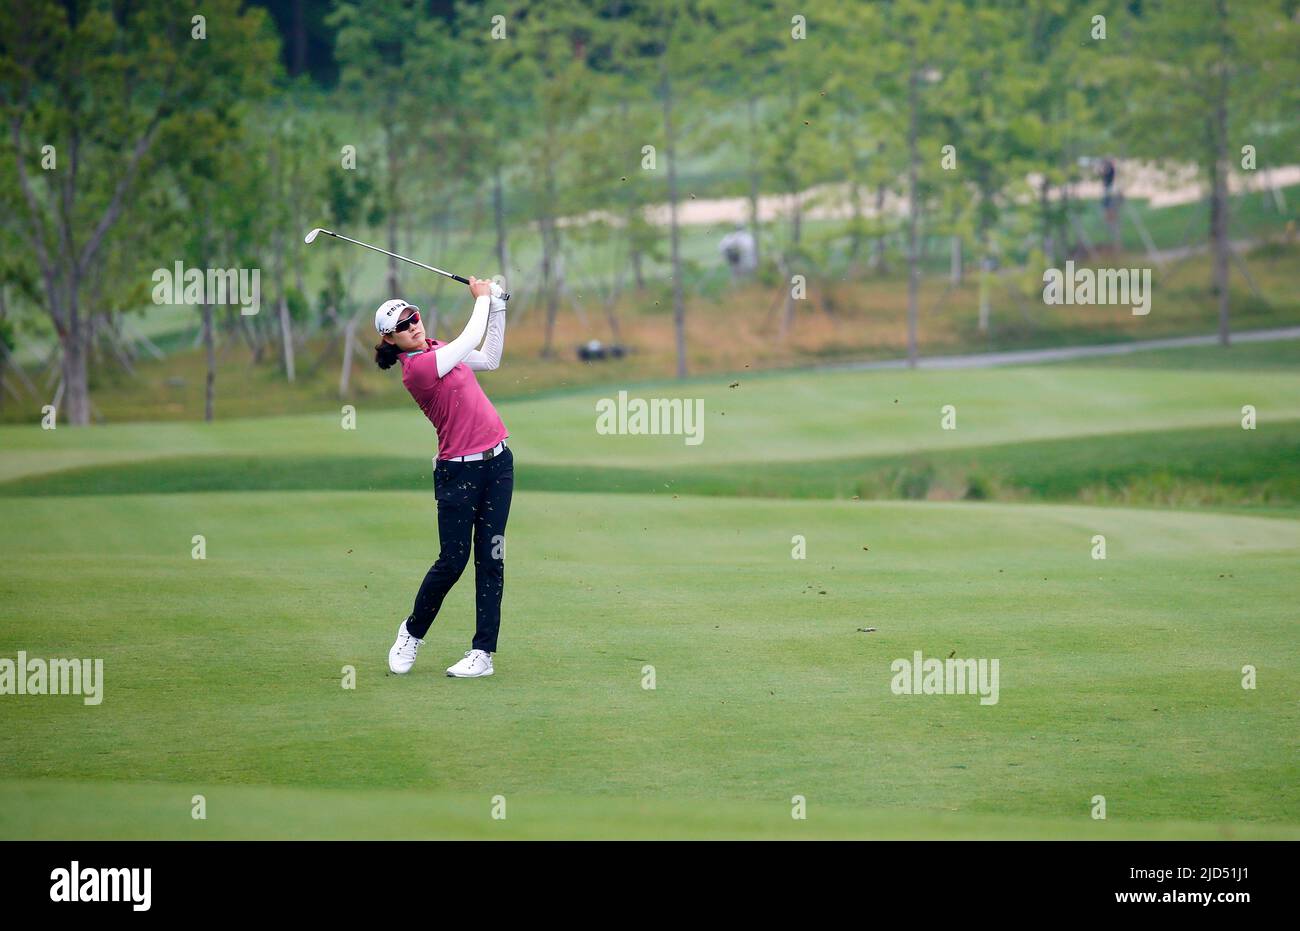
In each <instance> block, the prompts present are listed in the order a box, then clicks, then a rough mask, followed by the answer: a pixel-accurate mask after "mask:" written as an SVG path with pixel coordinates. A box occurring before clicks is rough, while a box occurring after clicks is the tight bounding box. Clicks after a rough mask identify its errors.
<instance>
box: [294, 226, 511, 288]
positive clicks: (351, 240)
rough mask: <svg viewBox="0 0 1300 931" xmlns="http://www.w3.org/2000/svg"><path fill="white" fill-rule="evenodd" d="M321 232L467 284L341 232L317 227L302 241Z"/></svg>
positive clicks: (462, 279) (313, 238)
mask: <svg viewBox="0 0 1300 931" xmlns="http://www.w3.org/2000/svg"><path fill="white" fill-rule="evenodd" d="M321 233H324V234H325V235H326V236H333V237H334V238H335V239H342V240H343V241H344V242H350V243H352V244H353V245H356V246H363V247H365V248H367V249H370V250H371V251H372V252H379V253H382V254H383V255H387V256H391V257H393V258H395V259H401V260H402V261H403V262H409V263H410V264H412V265H417V266H419V267H420V268H423V269H426V270H427V271H431V272H435V273H437V274H439V275H442V276H443V277H444V278H450V279H452V280H453V281H459V282H460V283H461V284H469V279H468V278H462V277H461V276H460V275H453V274H452V273H451V272H445V271H443V270H442V269H441V268H434V267H433V266H432V265H425V264H424V263H423V262H417V261H415V259H408V258H407V257H406V256H404V255H398V254H397V253H396V252H389V251H388V250H387V249H380V248H379V247H378V246H372V245H370V243H367V242H362V241H361V240H359V239H353V238H351V237H350V236H344V235H343V234H342V233H336V232H334V231H333V230H327V229H321V228H320V227H317V228H316V229H314V230H312V231H311V232H310V233H308V234H307V237H306V238H305V239H304V240H303V242H305V243H307V244H308V245H311V244H312V243H313V242H315V241H316V237H317V236H318V235H320V234H321ZM501 300H503V301H508V300H510V295H509V294H502V295H501Z"/></svg>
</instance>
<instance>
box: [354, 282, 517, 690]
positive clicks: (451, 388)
mask: <svg viewBox="0 0 1300 931" xmlns="http://www.w3.org/2000/svg"><path fill="white" fill-rule="evenodd" d="M469 290H470V293H471V294H473V295H474V312H473V313H472V314H470V318H469V323H468V324H466V325H465V329H464V330H463V331H462V332H461V334H460V335H459V336H457V337H456V338H455V339H453V340H452V341H451V342H449V343H441V342H439V341H438V340H436V339H427V338H426V337H425V335H424V325H423V324H422V323H421V322H420V309H419V308H418V307H415V306H414V305H411V304H408V303H406V301H403V300H392V301H386V302H385V303H384V304H382V305H381V306H380V308H379V310H378V311H377V312H376V313H375V329H376V330H378V331H379V335H380V337H381V339H380V342H379V345H378V346H376V347H375V363H376V364H377V365H378V366H379V367H380V368H381V369H387V368H391V367H392V366H393V364H394V363H396V362H401V364H402V384H403V385H405V386H406V390H407V391H409V392H410V393H411V397H413V398H415V403H416V404H419V405H420V409H421V410H422V411H424V415H425V416H426V417H428V418H429V420H430V421H431V422H432V423H433V427H434V429H435V430H437V431H438V456H437V458H436V459H435V460H434V467H433V489H434V497H435V498H437V501H438V537H439V539H440V540H441V542H442V549H441V551H440V552H439V553H438V561H437V562H435V563H434V564H433V565H432V566H431V567H430V568H429V571H428V573H426V574H425V576H424V582H423V583H422V584H421V585H420V591H419V592H418V593H417V594H416V596H415V607H414V608H413V609H412V611H411V616H410V617H408V618H407V619H406V620H404V621H402V623H401V624H399V625H398V627H397V642H395V643H394V644H393V648H392V649H391V650H389V651H388V668H389V669H391V670H392V671H393V672H395V673H399V674H400V673H405V672H409V671H410V669H411V667H412V666H413V665H415V654H416V651H417V650H419V648H420V644H421V643H423V642H424V635H425V634H426V633H428V630H429V626H430V625H431V624H433V619H434V618H435V617H437V616H438V608H440V607H441V606H442V599H443V598H444V597H445V596H446V594H447V592H448V591H450V590H451V587H452V586H453V585H455V584H456V580H457V579H459V578H460V575H461V573H462V572H463V571H464V570H465V564H466V563H467V562H468V561H469V551H470V537H471V535H472V536H473V542H474V583H475V604H476V616H477V628H476V630H475V633H474V642H473V644H472V646H471V649H470V650H468V651H467V652H466V653H465V658H464V659H462V660H461V661H460V662H458V663H456V665H454V666H452V667H450V668H449V669H448V670H447V675H449V676H455V677H457V678H466V679H469V678H475V677H478V676H490V675H492V654H493V653H494V652H496V648H497V630H498V629H499V628H500V626H501V592H502V591H503V589H504V586H505V532H506V518H507V517H508V516H509V515H510V497H511V494H512V492H513V491H514V485H515V472H514V453H512V452H511V451H510V450H509V449H508V448H507V447H506V444H505V439H506V437H507V436H509V433H507V432H506V427H505V424H503V423H502V422H501V418H500V417H499V416H498V415H497V412H496V408H494V407H493V406H492V402H491V401H489V400H488V399H487V395H485V394H484V393H483V389H482V388H480V387H479V384H478V379H477V378H475V377H474V372H476V371H487V372H490V371H492V370H493V369H495V368H496V367H497V366H498V365H500V364H501V347H502V344H503V343H504V342H505V332H506V323H505V319H506V314H505V310H506V305H505V301H504V300H502V299H501V290H500V288H498V287H497V286H496V285H494V284H493V283H492V282H491V281H487V280H480V279H478V278H470V280H469ZM484 333H486V334H487V340H486V341H484V339H483V337H484ZM480 342H482V343H483V348H482V349H481V350H479V349H477V348H476V347H477V346H478V344H479V343H480Z"/></svg>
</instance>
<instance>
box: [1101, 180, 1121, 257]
mask: <svg viewBox="0 0 1300 931" xmlns="http://www.w3.org/2000/svg"><path fill="white" fill-rule="evenodd" d="M1097 173H1098V174H1099V175H1101V208H1102V210H1103V211H1104V212H1105V214H1106V227H1107V228H1108V229H1109V230H1110V241H1111V244H1112V245H1113V246H1114V247H1115V248H1116V249H1118V248H1119V207H1118V204H1117V200H1116V195H1115V162H1114V160H1113V159H1111V158H1103V159H1102V160H1101V166H1100V167H1099V168H1098V170H1097Z"/></svg>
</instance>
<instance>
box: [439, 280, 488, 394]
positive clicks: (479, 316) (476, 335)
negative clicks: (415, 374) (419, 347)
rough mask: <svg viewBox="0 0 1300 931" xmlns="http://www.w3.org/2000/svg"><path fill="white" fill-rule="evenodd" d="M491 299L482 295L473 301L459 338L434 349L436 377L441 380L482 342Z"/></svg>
mask: <svg viewBox="0 0 1300 931" xmlns="http://www.w3.org/2000/svg"><path fill="white" fill-rule="evenodd" d="M491 303H492V299H491V298H490V297H488V295H486V294H484V295H482V296H481V297H478V298H475V300H474V312H473V313H471V314H470V315H469V322H468V323H467V324H465V329H463V330H461V333H460V335H459V336H457V337H456V338H455V339H453V340H452V341H451V342H449V343H446V344H444V345H442V346H439V347H438V348H437V349H435V350H434V351H433V352H434V356H435V357H436V358H437V362H438V377H439V378H443V377H445V376H446V374H447V373H448V372H450V371H451V370H452V369H454V368H455V367H456V366H458V365H460V364H461V363H462V362H464V361H465V358H466V356H468V355H469V354H470V353H471V352H475V351H476V350H475V347H476V346H478V344H479V343H481V342H483V335H484V334H485V333H486V332H487V324H488V315H489V314H488V311H489V308H490V306H491Z"/></svg>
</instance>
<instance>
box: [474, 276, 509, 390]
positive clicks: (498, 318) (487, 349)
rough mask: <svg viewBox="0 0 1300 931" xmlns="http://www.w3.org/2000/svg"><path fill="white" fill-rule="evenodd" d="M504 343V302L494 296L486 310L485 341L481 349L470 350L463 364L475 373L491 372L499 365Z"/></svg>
mask: <svg viewBox="0 0 1300 931" xmlns="http://www.w3.org/2000/svg"><path fill="white" fill-rule="evenodd" d="M505 343H506V302H505V301H503V300H501V299H500V298H499V297H496V296H495V295H494V296H493V298H492V303H491V305H490V306H489V308H488V322H487V339H486V340H484V341H483V348H482V349H481V350H479V349H471V350H470V351H469V355H467V356H465V364H466V365H468V366H469V367H470V368H471V369H473V370H474V371H476V372H491V371H493V370H494V369H496V368H497V367H498V366H500V365H501V350H502V349H503V348H504V347H505Z"/></svg>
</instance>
